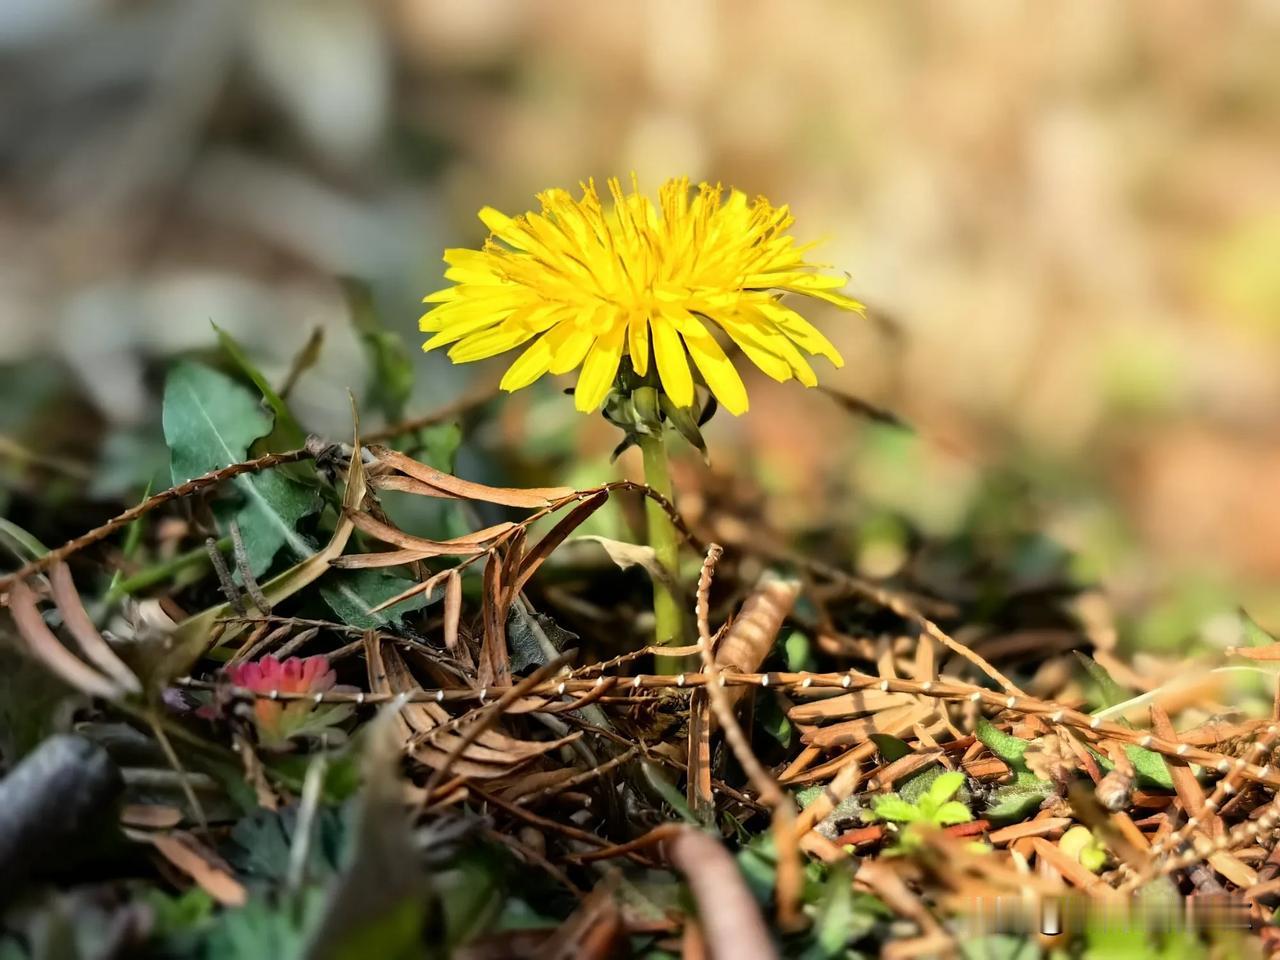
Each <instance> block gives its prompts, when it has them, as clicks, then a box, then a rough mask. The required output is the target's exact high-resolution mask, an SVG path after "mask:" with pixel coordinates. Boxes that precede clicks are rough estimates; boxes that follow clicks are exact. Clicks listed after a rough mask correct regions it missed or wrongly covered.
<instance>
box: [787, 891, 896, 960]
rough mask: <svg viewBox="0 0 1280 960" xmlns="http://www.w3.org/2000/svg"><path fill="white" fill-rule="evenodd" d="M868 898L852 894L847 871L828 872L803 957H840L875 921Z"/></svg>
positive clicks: (863, 935)
mask: <svg viewBox="0 0 1280 960" xmlns="http://www.w3.org/2000/svg"><path fill="white" fill-rule="evenodd" d="M868 899H869V898H866V897H864V896H860V895H859V894H857V893H855V892H854V889H853V882H852V877H851V875H850V873H849V871H848V870H842V869H835V870H832V871H831V876H830V877H829V878H828V879H827V882H826V885H825V887H824V889H823V892H822V899H821V900H820V901H819V902H818V905H817V911H816V913H815V915H814V918H813V941H814V942H813V948H811V949H810V950H808V951H806V953H805V954H804V956H805V957H806V958H809V957H812V958H815V960H816V958H819V957H822V958H828V957H829V958H836V957H843V956H844V951H845V947H847V946H848V945H849V944H850V943H852V942H854V941H856V940H861V939H862V938H863V937H865V936H866V935H867V934H868V933H870V932H871V931H872V929H873V928H874V927H875V925H876V922H877V919H878V918H877V915H876V913H875V912H873V910H871V909H868V905H867V900H868ZM873 902H875V901H873Z"/></svg>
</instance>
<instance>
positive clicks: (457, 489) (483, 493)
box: [371, 447, 576, 509]
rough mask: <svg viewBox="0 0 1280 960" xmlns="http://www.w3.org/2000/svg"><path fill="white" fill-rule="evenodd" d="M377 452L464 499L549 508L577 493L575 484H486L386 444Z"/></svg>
mask: <svg viewBox="0 0 1280 960" xmlns="http://www.w3.org/2000/svg"><path fill="white" fill-rule="evenodd" d="M371 449H372V450H373V453H374V455H375V456H376V457H377V458H378V459H379V460H381V461H382V462H383V463H385V464H386V465H387V466H389V467H391V468H393V469H395V470H399V471H400V472H401V473H403V474H407V475H408V476H410V477H413V478H414V479H415V480H420V481H421V482H422V483H425V484H427V485H428V486H430V487H433V488H435V489H436V490H441V491H443V492H444V493H446V494H448V495H451V496H454V497H459V498H461V499H464V500H480V501H482V502H484V503H497V504H501V505H503V506H507V507H527V508H530V509H537V508H539V507H549V506H551V505H552V503H554V502H555V501H557V500H563V499H564V498H565V497H571V496H573V494H574V493H575V492H576V491H574V490H573V488H571V487H539V488H531V489H527V490H521V489H515V488H513V487H489V486H486V485H484V484H482V483H474V482H472V481H470V480H463V479H461V478H460V477H455V476H453V475H452V474H448V473H444V472H442V471H440V470H437V469H435V468H434V467H430V466H428V465H427V464H425V463H420V462H419V461H417V460H414V459H413V458H412V457H410V456H407V455H405V454H403V453H400V452H399V451H397V450H391V449H388V448H386V447H373V448H371Z"/></svg>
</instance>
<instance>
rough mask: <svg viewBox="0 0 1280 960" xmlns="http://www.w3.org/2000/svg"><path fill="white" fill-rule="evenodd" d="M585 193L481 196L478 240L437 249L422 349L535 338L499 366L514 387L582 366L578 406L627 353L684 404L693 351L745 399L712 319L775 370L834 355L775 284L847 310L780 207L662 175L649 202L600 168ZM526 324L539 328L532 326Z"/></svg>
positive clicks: (719, 384) (734, 407) (801, 372)
mask: <svg viewBox="0 0 1280 960" xmlns="http://www.w3.org/2000/svg"><path fill="white" fill-rule="evenodd" d="M582 191H583V193H582V198H581V199H580V200H575V199H573V197H572V196H570V194H569V193H568V191H565V190H560V189H554V190H547V191H545V192H544V193H541V194H539V195H538V200H539V202H540V203H541V205H542V210H541V212H538V213H534V212H529V213H526V214H524V215H522V216H519V217H514V218H512V217H508V216H505V215H504V214H502V213H499V212H498V211H497V210H494V209H493V208H491V207H485V208H484V209H483V210H481V211H480V219H481V221H483V223H484V225H485V226H486V227H488V228H489V230H490V232H491V236H490V238H489V239H488V240H487V241H486V242H485V244H484V247H483V249H481V250H469V249H453V250H447V251H445V256H444V259H445V262H446V263H447V264H448V265H449V269H448V271H447V272H446V273H445V278H446V279H447V280H450V281H452V282H453V286H450V287H447V288H446V289H444V290H440V291H438V292H436V293H432V294H430V295H429V296H427V297H425V298H424V302H427V303H434V304H437V306H435V307H434V308H433V309H431V310H430V311H429V312H428V313H427V314H426V315H424V316H423V317H422V320H421V324H420V326H421V329H422V330H423V331H424V332H429V333H433V334H435V335H434V336H433V337H431V338H430V339H429V340H427V342H426V343H425V344H423V349H424V350H433V349H435V348H436V347H442V346H445V345H446V344H452V346H451V347H450V349H449V358H450V359H451V360H453V361H454V362H455V363H467V362H470V361H473V360H481V359H484V358H486V357H492V356H496V355H497V354H500V353H505V352H506V351H508V350H511V349H513V348H515V347H517V346H520V345H521V344H524V343H526V342H528V341H530V340H532V341H533V342H532V343H531V344H530V345H529V346H528V347H527V348H525V350H524V352H523V353H521V354H520V356H519V357H518V358H517V359H516V361H515V362H514V363H513V364H512V365H511V367H510V369H509V370H508V371H507V373H506V376H504V377H503V379H502V387H503V389H505V390H518V389H520V388H521V387H526V386H528V385H529V384H531V383H533V382H534V381H535V380H537V379H538V378H539V377H541V376H542V375H543V374H546V373H551V374H563V373H568V372H570V371H571V370H573V369H575V368H577V367H581V372H580V373H579V374H578V384H577V387H576V388H575V391H574V396H575V405H576V406H577V408H578V409H579V410H581V411H584V412H590V411H592V410H595V409H596V408H597V407H599V406H600V404H601V403H602V402H603V401H604V399H605V397H606V396H607V395H608V393H609V388H610V387H611V386H612V385H613V382H614V379H615V377H616V376H617V373H618V367H619V364H620V363H621V361H622V357H623V355H624V354H628V355H629V356H630V358H631V365H632V366H633V368H634V369H635V371H636V373H637V374H639V375H640V376H642V377H643V376H646V375H647V374H648V371H649V366H650V358H651V357H652V360H653V362H654V364H655V365H656V368H657V374H658V379H659V380H660V382H661V385H662V390H663V391H664V392H665V393H666V394H667V396H668V397H670V398H671V400H672V401H673V402H674V403H675V404H676V405H677V406H680V407H688V406H691V405H692V404H693V402H694V377H693V373H692V370H691V369H690V366H689V360H690V359H692V361H693V366H694V367H695V368H696V369H697V372H698V373H699V374H700V375H701V379H702V381H703V382H705V383H706V385H707V387H708V388H709V389H710V390H711V392H712V393H713V394H714V395H715V398H716V400H717V401H719V403H720V404H721V405H722V406H723V407H725V409H727V410H729V411H730V412H731V413H734V414H740V413H743V412H744V411H745V410H746V409H747V392H746V389H745V387H744V386H743V384H742V379H741V377H739V375H738V372H737V370H736V369H734V366H733V363H732V362H730V360H729V358H728V357H727V356H726V355H725V352H724V349H723V348H722V347H721V345H720V343H719V342H718V341H717V340H716V337H715V336H714V335H713V333H712V329H711V325H714V326H716V327H719V328H720V329H721V330H723V331H724V333H725V334H726V335H727V336H728V337H729V339H731V340H732V341H733V343H735V344H736V345H737V346H738V347H739V348H740V349H741V350H742V352H743V354H745V355H746V357H747V358H748V359H749V360H751V361H752V362H753V363H754V364H755V365H756V366H758V367H759V368H760V369H761V370H763V371H764V372H765V373H766V374H768V375H769V376H770V377H773V378H774V379H775V380H779V381H785V380H790V379H791V378H793V377H794V378H795V379H797V380H799V381H800V382H801V383H803V384H804V385H805V386H813V385H814V384H815V383H817V377H816V376H815V375H814V372H813V368H812V367H810V366H809V363H808V361H807V360H806V359H805V354H809V355H813V356H823V357H826V358H827V359H828V360H830V361H831V362H832V363H833V364H835V365H836V366H837V367H839V366H842V365H843V363H844V361H843V360H842V358H841V357H840V354H839V353H838V352H837V351H836V349H835V347H833V346H832V345H831V342H830V341H829V340H827V338H826V337H824V336H823V335H822V334H821V333H819V332H818V331H817V330H816V329H815V328H814V327H813V326H812V325H811V324H810V323H809V322H808V321H807V320H805V319H804V317H802V316H801V315H800V314H798V313H797V312H796V311H795V310H792V309H791V308H790V307H788V306H785V305H784V304H783V303H781V302H780V297H781V295H782V294H784V293H794V294H799V295H801V296H806V297H815V298H817V299H820V300H825V301H827V302H828V303H833V304H835V305H836V306H838V307H842V308H844V309H846V310H861V309H862V305H861V304H859V303H858V302H857V301H856V300H853V299H852V298H850V297H847V296H845V295H844V294H842V293H839V292H837V291H838V288H840V287H842V286H843V285H844V280H843V278H840V277H833V276H828V275H824V274H822V273H821V272H819V268H818V265H816V264H812V263H808V262H807V261H806V260H805V259H804V254H805V253H806V252H807V251H808V250H809V249H810V247H811V246H812V245H807V246H800V245H797V244H796V242H795V240H794V238H793V237H791V236H790V235H789V234H788V233H787V229H788V228H789V227H790V226H791V224H792V222H793V217H792V216H791V213H790V212H789V211H788V209H787V208H786V207H785V206H783V207H774V206H772V205H771V204H770V203H769V202H768V201H767V200H765V199H764V198H763V197H761V198H758V199H756V200H754V201H750V200H748V199H747V196H746V194H744V193H742V192H741V191H738V190H731V191H730V192H729V194H728V196H727V197H726V196H725V195H724V191H723V190H722V188H721V187H720V186H718V185H717V186H711V185H709V184H706V183H703V184H701V185H699V187H698V188H697V190H696V191H694V190H691V189H690V184H689V180H688V179H687V178H682V179H676V180H669V181H667V182H666V183H664V184H663V185H662V187H661V189H660V190H659V201H658V206H657V207H656V208H655V206H654V204H653V202H652V201H651V200H650V199H649V198H648V197H647V196H644V195H643V194H641V193H640V192H639V189H638V188H637V187H636V185H635V178H634V176H633V177H632V192H631V193H628V194H624V193H623V191H622V187H621V185H620V184H619V182H618V181H617V180H616V179H611V180H609V192H610V193H611V194H612V197H613V205H612V207H609V208H606V207H605V206H604V205H603V204H602V203H601V202H600V198H599V196H597V194H596V189H595V185H594V183H592V182H588V183H586V184H583V186H582ZM535 338H536V339H535Z"/></svg>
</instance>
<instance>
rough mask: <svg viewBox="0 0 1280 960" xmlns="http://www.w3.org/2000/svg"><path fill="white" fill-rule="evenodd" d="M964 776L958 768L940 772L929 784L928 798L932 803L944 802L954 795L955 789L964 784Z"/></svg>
mask: <svg viewBox="0 0 1280 960" xmlns="http://www.w3.org/2000/svg"><path fill="white" fill-rule="evenodd" d="M964 781H965V777H964V774H963V773H961V772H960V771H959V770H948V771H947V772H946V773H943V774H940V775H939V776H938V777H937V779H935V780H934V781H933V783H931V784H930V785H929V799H930V800H932V801H933V802H934V803H939V804H941V803H945V802H946V801H948V800H950V799H951V798H952V797H954V796H955V795H956V791H957V790H959V789H960V788H961V787H963V786H964Z"/></svg>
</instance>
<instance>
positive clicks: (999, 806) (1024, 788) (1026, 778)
mask: <svg viewBox="0 0 1280 960" xmlns="http://www.w3.org/2000/svg"><path fill="white" fill-rule="evenodd" d="M1053 792H1054V790H1053V784H1051V783H1049V782H1048V781H1047V780H1041V779H1039V778H1038V777H1036V776H1035V775H1034V774H1032V773H1028V772H1027V771H1025V770H1024V771H1019V773H1018V774H1017V776H1016V778H1015V779H1014V782H1013V783H1010V784H1006V785H1004V786H1002V787H999V788H997V789H996V790H995V792H994V793H993V794H992V795H991V802H990V803H989V804H988V805H987V808H986V809H985V810H984V811H983V814H984V815H985V816H986V818H987V819H988V820H1019V819H1021V818H1022V817H1024V816H1026V815H1027V814H1028V813H1030V812H1031V811H1032V810H1035V809H1036V808H1037V807H1039V806H1040V804H1042V803H1043V802H1044V799H1045V797H1047V796H1049V795H1050V794H1052V793H1053Z"/></svg>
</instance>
